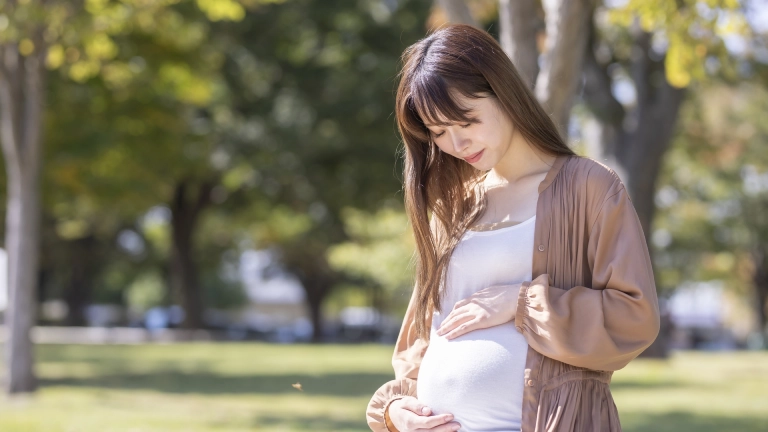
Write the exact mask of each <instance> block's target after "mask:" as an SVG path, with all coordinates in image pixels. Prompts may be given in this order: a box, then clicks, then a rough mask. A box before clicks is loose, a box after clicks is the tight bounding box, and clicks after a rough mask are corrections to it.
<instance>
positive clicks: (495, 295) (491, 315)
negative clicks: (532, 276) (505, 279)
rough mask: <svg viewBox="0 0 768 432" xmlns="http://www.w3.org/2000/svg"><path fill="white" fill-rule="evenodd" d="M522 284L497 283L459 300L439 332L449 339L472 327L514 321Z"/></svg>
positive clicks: (483, 326)
mask: <svg viewBox="0 0 768 432" xmlns="http://www.w3.org/2000/svg"><path fill="white" fill-rule="evenodd" d="M521 285H522V284H519V283H518V284H513V285H494V286H491V287H488V288H483V289H481V290H480V291H478V292H476V293H474V294H472V295H471V296H469V297H467V298H465V299H463V300H459V301H458V302H456V305H454V306H453V310H452V311H451V313H449V314H448V316H447V317H445V319H444V320H443V322H442V323H441V324H440V327H439V328H438V329H437V335H438V336H442V335H444V334H447V336H446V337H445V338H446V339H453V338H455V337H458V336H461V335H463V334H466V333H469V332H471V331H472V330H477V329H483V328H488V327H493V326H497V325H500V324H504V323H506V322H510V321H512V320H513V319H515V311H516V310H517V297H518V295H519V293H520V287H521Z"/></svg>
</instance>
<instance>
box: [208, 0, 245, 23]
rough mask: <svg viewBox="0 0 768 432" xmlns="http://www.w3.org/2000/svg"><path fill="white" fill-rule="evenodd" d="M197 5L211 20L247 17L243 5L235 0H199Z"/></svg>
mask: <svg viewBox="0 0 768 432" xmlns="http://www.w3.org/2000/svg"><path fill="white" fill-rule="evenodd" d="M197 7H199V8H200V10H201V11H203V12H205V14H206V15H207V16H208V19H210V20H211V21H221V20H229V21H240V20H242V19H243V18H244V17H245V9H244V8H243V6H242V5H241V4H240V3H238V2H236V1H233V0H197Z"/></svg>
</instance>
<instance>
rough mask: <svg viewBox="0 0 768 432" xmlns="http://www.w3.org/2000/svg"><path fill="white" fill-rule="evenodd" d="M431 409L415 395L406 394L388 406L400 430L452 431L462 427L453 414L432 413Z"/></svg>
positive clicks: (416, 431) (422, 431)
mask: <svg viewBox="0 0 768 432" xmlns="http://www.w3.org/2000/svg"><path fill="white" fill-rule="evenodd" d="M431 411H432V410H431V409H429V407H427V406H426V405H424V404H423V403H421V402H419V400H418V399H416V398H415V397H413V396H405V397H404V398H401V399H398V400H396V401H394V402H392V403H391V404H389V407H387V414H388V415H389V419H390V420H391V421H392V424H393V425H394V426H395V427H396V428H397V430H399V431H400V432H427V431H431V432H450V431H457V430H459V428H460V427H461V425H460V424H459V423H458V422H454V421H451V420H453V415H452V414H440V415H430V414H431Z"/></svg>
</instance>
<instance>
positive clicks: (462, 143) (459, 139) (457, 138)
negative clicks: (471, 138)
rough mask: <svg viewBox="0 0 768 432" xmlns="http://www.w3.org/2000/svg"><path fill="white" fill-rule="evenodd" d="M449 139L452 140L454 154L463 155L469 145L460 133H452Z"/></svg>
mask: <svg viewBox="0 0 768 432" xmlns="http://www.w3.org/2000/svg"><path fill="white" fill-rule="evenodd" d="M451 139H452V140H453V149H454V151H456V153H463V152H464V149H465V148H467V146H468V145H469V142H468V140H467V139H466V138H465V137H463V136H462V134H461V132H458V131H457V132H452V133H451Z"/></svg>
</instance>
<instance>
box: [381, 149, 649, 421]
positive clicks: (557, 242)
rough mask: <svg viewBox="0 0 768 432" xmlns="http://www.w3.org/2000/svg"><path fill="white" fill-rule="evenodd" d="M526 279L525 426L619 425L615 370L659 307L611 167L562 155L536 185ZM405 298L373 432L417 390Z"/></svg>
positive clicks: (421, 348)
mask: <svg viewBox="0 0 768 432" xmlns="http://www.w3.org/2000/svg"><path fill="white" fill-rule="evenodd" d="M533 252H534V253H533V268H532V274H533V275H534V278H533V280H532V281H527V282H524V283H523V287H522V289H521V290H520V296H519V297H518V303H517V313H516V316H515V320H514V321H515V327H516V328H517V330H518V331H519V332H521V333H522V334H523V335H524V336H525V339H526V340H527V341H528V352H527V355H526V362H525V377H524V378H525V381H524V382H525V387H524V389H523V407H522V432H574V431H575V432H598V431H600V432H606V431H609V432H616V431H621V425H620V424H619V416H618V412H617V409H616V405H615V404H614V402H613V397H612V396H611V392H610V389H609V386H608V385H609V383H610V381H611V376H612V375H613V371H615V370H619V369H621V368H623V367H624V366H626V365H627V364H628V363H629V362H630V361H631V360H632V359H633V358H635V357H636V356H637V355H639V354H640V353H641V352H642V351H643V350H644V349H645V348H647V347H648V346H649V345H650V344H651V343H652V342H653V341H654V339H656V336H657V334H658V332H659V306H658V298H657V296H656V286H655V283H654V277H653V269H652V267H651V261H650V257H649V254H648V247H647V245H646V243H645V236H644V235H643V230H642V228H641V226H640V221H639V220H638V218H637V213H636V212H635V208H634V206H633V205H632V201H631V200H630V198H629V194H628V193H627V191H626V189H625V188H624V184H623V183H622V182H621V180H620V179H619V177H618V176H617V175H616V173H615V172H614V171H613V170H611V169H610V168H608V167H606V166H605V165H603V164H601V163H599V162H597V161H594V160H592V159H590V158H586V157H581V156H559V157H557V159H555V162H554V164H553V165H552V167H551V168H550V171H549V172H548V173H547V175H546V177H545V178H544V180H543V181H542V182H541V183H540V184H539V198H538V202H537V205H536V225H535V232H534V251H533ZM414 299H415V296H414V295H411V300H410V302H409V305H408V308H407V310H406V313H405V318H404V320H403V325H402V327H401V329H400V333H399V335H398V338H397V342H396V344H395V350H394V354H393V355H392V366H393V368H394V370H395V379H394V380H392V381H389V382H387V383H385V384H383V385H382V386H381V387H380V388H379V389H378V390H377V391H376V393H375V394H374V395H373V397H372V398H371V400H370V402H369V403H368V408H367V410H366V419H367V421H368V425H369V426H370V428H371V429H372V430H373V431H374V432H379V431H391V430H392V429H390V428H388V427H387V425H386V424H385V419H384V413H385V410H386V408H387V407H388V406H389V404H390V403H391V402H393V401H395V400H397V399H400V398H402V397H403V396H414V397H416V398H418V396H417V395H416V379H417V377H418V373H419V365H420V364H421V359H422V358H423V356H424V353H425V352H426V350H427V348H428V342H426V341H424V340H423V339H419V338H416V336H415V326H414V323H413V319H414V310H415V307H414Z"/></svg>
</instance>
